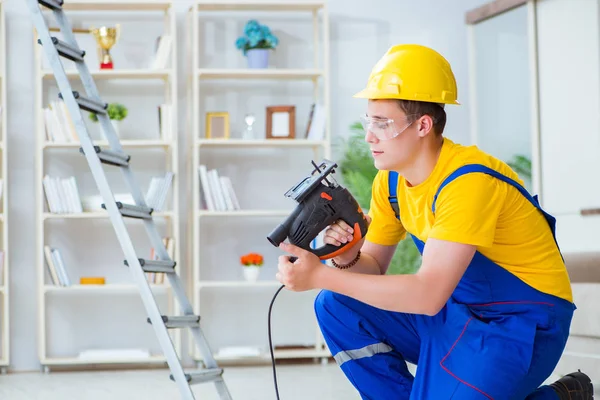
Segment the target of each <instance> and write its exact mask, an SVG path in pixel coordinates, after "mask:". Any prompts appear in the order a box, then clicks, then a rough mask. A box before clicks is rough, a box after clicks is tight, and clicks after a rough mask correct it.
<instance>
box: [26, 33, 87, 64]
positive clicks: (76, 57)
mask: <svg viewBox="0 0 600 400" xmlns="http://www.w3.org/2000/svg"><path fill="white" fill-rule="evenodd" d="M38 43H39V44H42V39H38ZM52 44H54V47H56V50H57V51H58V54H60V55H61V56H63V57H65V58H68V59H69V60H71V61H80V62H83V57H84V56H85V50H79V49H77V48H76V47H73V46H71V45H70V44H68V43H66V42H63V41H62V40H60V39H58V38H56V37H54V36H52Z"/></svg>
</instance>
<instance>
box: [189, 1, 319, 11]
mask: <svg viewBox="0 0 600 400" xmlns="http://www.w3.org/2000/svg"><path fill="white" fill-rule="evenodd" d="M197 7H198V11H317V10H319V9H322V8H323V7H324V2H323V1H285V2H284V1H275V0H260V1H252V0H249V1H239V0H237V1H235V0H234V1H230V0H221V1H218V2H216V1H198V2H197Z"/></svg>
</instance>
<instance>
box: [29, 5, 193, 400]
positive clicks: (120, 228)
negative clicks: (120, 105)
mask: <svg viewBox="0 0 600 400" xmlns="http://www.w3.org/2000/svg"><path fill="white" fill-rule="evenodd" d="M28 4H29V7H30V9H31V12H32V18H33V22H34V25H35V27H36V30H37V31H38V37H39V38H40V40H41V43H42V47H43V49H44V52H45V54H46V57H47V58H48V61H49V63H50V65H51V67H52V69H53V72H54V77H55V79H56V83H57V85H58V88H59V90H60V91H61V93H63V101H64V102H65V104H66V106H67V108H68V110H69V112H70V114H71V117H72V119H73V124H74V126H75V129H76V131H77V132H78V134H79V140H80V143H81V146H82V148H83V150H84V153H85V157H86V159H87V161H88V164H89V167H90V169H91V172H92V175H93V177H94V180H95V181H96V185H97V187H98V189H99V191H100V193H101V195H102V197H103V199H104V201H105V206H106V211H107V212H108V215H109V218H110V220H111V222H112V225H113V228H114V231H115V234H116V235H117V237H118V240H119V243H120V244H121V248H122V250H123V252H124V253H125V257H126V259H127V261H128V263H129V265H130V271H131V274H132V276H133V278H134V279H135V281H136V282H137V285H138V287H139V289H140V292H141V298H142V301H143V303H144V305H145V307H146V310H147V312H148V317H149V318H150V319H151V320H152V322H153V324H152V328H153V329H154V331H155V334H156V336H157V338H158V340H159V342H160V343H161V347H162V348H163V351H164V353H165V357H166V359H167V363H168V364H169V366H170V369H171V372H172V374H173V376H174V378H175V382H176V383H177V385H178V387H179V389H180V392H181V393H182V395H184V394H185V398H186V399H194V395H193V393H192V391H191V388H190V385H189V384H188V382H187V380H186V376H185V373H184V371H183V368H182V365H181V363H180V361H179V358H178V355H177V352H176V351H175V350H174V345H173V343H172V341H171V337H170V335H169V333H168V330H167V328H166V326H165V325H164V324H163V323H161V322H162V316H161V313H160V310H159V308H158V305H157V304H156V302H155V301H153V299H154V297H153V293H152V290H151V288H150V285H149V283H148V281H147V279H146V277H145V274H144V272H143V270H142V267H141V265H140V263H139V260H138V258H137V255H136V252H135V249H134V246H133V243H132V242H131V239H130V237H129V235H128V233H127V228H126V226H125V222H124V220H123V216H122V215H121V213H120V212H119V210H118V209H117V205H116V203H115V201H114V195H113V193H112V190H111V189H110V186H109V184H108V180H107V178H106V176H105V174H104V170H103V169H102V165H101V163H100V159H99V158H98V156H97V155H96V152H95V150H94V147H93V143H92V141H91V138H90V137H89V135H88V134H87V126H86V125H85V121H84V119H83V115H82V112H81V110H80V108H79V104H78V103H77V102H76V100H75V97H74V96H73V92H72V88H71V85H70V82H69V79H68V77H67V74H66V72H65V69H64V66H63V64H62V62H61V60H60V58H59V57H60V56H59V54H58V51H57V50H56V48H55V47H54V44H53V43H52V38H51V36H50V32H49V29H48V26H47V25H46V21H45V20H44V17H43V15H42V11H41V9H40V8H39V6H38V3H37V1H36V0H28ZM53 13H54V14H56V15H58V16H60V20H62V23H63V24H61V30H62V31H63V33H65V32H64V31H65V29H64V21H66V18H65V17H64V13H62V12H61V11H53ZM57 20H58V18H57ZM60 20H58V21H59V23H60ZM65 36H69V34H68V32H66V35H65ZM70 36H71V37H70V38H67V37H66V39H67V40H66V42H67V43H70V44H72V45H73V43H72V41H73V40H74V35H73V34H72V33H71V35H70ZM69 40H70V41H71V42H69ZM84 64H85V62H83V63H77V65H78V67H81V65H84ZM79 71H80V74H81V73H82V72H83V75H82V78H84V76H85V72H86V71H87V68H83V69H82V68H79ZM87 78H89V79H88V80H89V81H90V82H92V87H95V85H93V79H92V78H91V75H90V74H89V73H88V77H87ZM92 94H93V93H92ZM99 117H102V115H99ZM105 122H107V121H106V120H105ZM109 129H110V128H109ZM114 136H115V137H116V135H114ZM113 139H114V137H113ZM116 145H117V147H116V149H120V147H121V146H120V143H119V142H118V140H116ZM160 243H162V240H160Z"/></svg>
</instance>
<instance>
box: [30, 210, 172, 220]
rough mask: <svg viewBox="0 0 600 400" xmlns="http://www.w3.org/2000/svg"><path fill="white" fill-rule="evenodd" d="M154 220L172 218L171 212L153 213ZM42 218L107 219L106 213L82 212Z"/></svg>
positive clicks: (44, 215)
mask: <svg viewBox="0 0 600 400" xmlns="http://www.w3.org/2000/svg"><path fill="white" fill-rule="evenodd" d="M152 215H153V216H154V217H155V218H174V216H173V212H170V211H165V212H155V213H152ZM42 218H43V219H44V220H48V219H99V218H106V219H108V213H106V212H103V211H97V212H91V211H90V212H82V213H72V214H55V213H43V214H42Z"/></svg>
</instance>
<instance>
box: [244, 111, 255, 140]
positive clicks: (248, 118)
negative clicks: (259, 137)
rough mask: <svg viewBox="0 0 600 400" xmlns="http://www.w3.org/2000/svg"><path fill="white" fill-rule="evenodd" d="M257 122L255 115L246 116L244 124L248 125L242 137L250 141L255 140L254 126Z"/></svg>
mask: <svg viewBox="0 0 600 400" xmlns="http://www.w3.org/2000/svg"><path fill="white" fill-rule="evenodd" d="M255 121H256V117H255V116H254V114H250V113H249V114H246V115H245V116H244V122H245V123H246V127H245V128H244V133H243V135H242V138H243V139H245V140H250V139H254V131H253V128H252V125H253V124H254V122H255Z"/></svg>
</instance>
